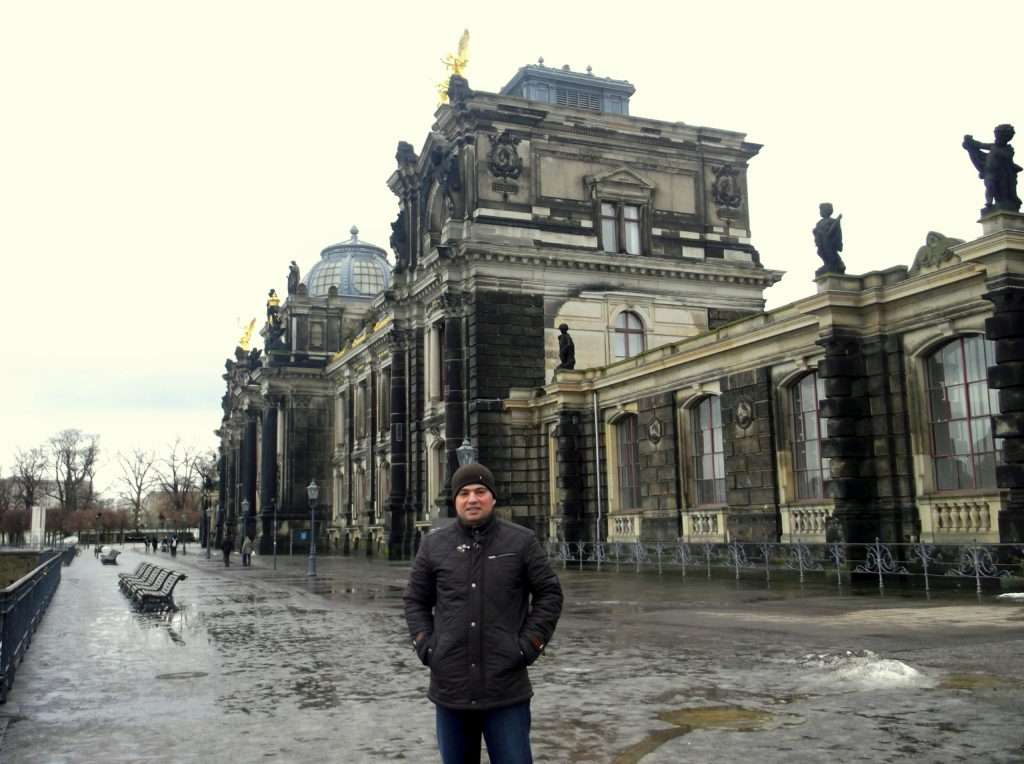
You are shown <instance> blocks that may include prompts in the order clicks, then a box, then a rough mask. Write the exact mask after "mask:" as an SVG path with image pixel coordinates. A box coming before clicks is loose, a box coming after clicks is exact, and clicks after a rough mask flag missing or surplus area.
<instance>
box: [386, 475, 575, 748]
mask: <svg viewBox="0 0 1024 764" xmlns="http://www.w3.org/2000/svg"><path fill="white" fill-rule="evenodd" d="M494 486H495V481H494V476H493V475H492V474H491V471H490V470H489V469H487V468H486V467H484V466H483V465H481V464H469V465H466V466H464V467H460V468H459V469H458V470H456V471H455V474H454V475H452V479H451V493H452V501H453V503H454V504H455V512H456V514H457V515H458V519H457V520H456V522H454V523H452V524H451V525H448V526H445V527H443V528H441V529H439V530H437V531H435V532H433V533H430V534H428V535H427V536H424V538H423V541H422V543H421V544H420V548H419V552H418V554H417V555H416V561H415V563H414V564H413V568H412V572H411V573H410V575H409V584H408V586H407V588H406V590H405V596H404V600H405V619H406V622H407V623H408V626H409V633H410V635H411V636H412V645H413V649H414V650H415V651H416V653H417V655H419V658H420V660H421V661H422V662H423V663H424V664H425V665H427V666H429V667H430V689H429V691H428V693H427V695H428V697H429V698H430V700H432V701H433V702H434V704H435V706H436V707H437V711H436V724H437V745H438V748H439V749H440V752H441V761H442V762H443V764H465V763H467V762H473V763H475V762H479V761H480V738H481V736H483V738H484V740H486V742H487V752H488V754H490V758H491V761H492V762H495V764H497V763H498V762H500V763H501V764H530V762H532V761H533V755H532V753H531V751H530V698H531V697H532V696H533V689H532V687H531V686H530V678H529V676H528V675H527V670H526V667H527V666H529V665H530V664H531V663H533V662H534V661H535V660H536V659H537V658H538V657H540V655H541V652H542V651H543V650H544V646H545V645H546V644H547V642H548V640H550V639H551V635H552V634H553V633H554V631H555V625H556V624H557V623H558V617H559V616H560V615H561V612H562V587H561V584H559V582H558V576H556V575H555V573H554V571H553V570H552V569H551V565H550V564H549V563H548V559H547V555H546V554H545V553H544V549H543V548H542V547H541V545H540V543H539V542H538V541H537V537H536V536H535V535H534V534H533V532H532V531H530V530H528V529H527V528H524V527H522V526H520V525H516V524H514V523H510V522H506V521H505V520H501V519H499V518H497V517H495V516H494V505H495V503H496V501H497V495H496V493H495V490H494Z"/></svg>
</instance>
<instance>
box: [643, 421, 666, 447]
mask: <svg viewBox="0 0 1024 764" xmlns="http://www.w3.org/2000/svg"><path fill="white" fill-rule="evenodd" d="M664 435H665V425H663V424H662V423H661V420H660V419H658V418H657V417H655V418H654V419H652V420H651V423H650V424H649V425H647V438H648V440H650V441H651V443H653V444H654V445H658V444H659V443H660V442H661V439H662V437H663V436H664Z"/></svg>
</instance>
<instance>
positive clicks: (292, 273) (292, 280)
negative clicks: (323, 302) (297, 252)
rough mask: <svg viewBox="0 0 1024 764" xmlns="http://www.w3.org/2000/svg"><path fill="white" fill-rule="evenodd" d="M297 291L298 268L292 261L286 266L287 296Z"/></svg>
mask: <svg viewBox="0 0 1024 764" xmlns="http://www.w3.org/2000/svg"><path fill="white" fill-rule="evenodd" d="M298 291H299V266H298V265H296V264H295V261H294V260H292V262H291V265H289V266H288V294H295V293H296V292H298Z"/></svg>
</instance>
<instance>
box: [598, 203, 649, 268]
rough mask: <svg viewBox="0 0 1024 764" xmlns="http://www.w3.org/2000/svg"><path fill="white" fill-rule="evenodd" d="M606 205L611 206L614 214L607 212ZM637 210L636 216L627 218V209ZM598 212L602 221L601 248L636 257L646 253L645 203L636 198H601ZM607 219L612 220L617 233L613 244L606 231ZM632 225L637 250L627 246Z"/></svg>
mask: <svg viewBox="0 0 1024 764" xmlns="http://www.w3.org/2000/svg"><path fill="white" fill-rule="evenodd" d="M606 207H610V208H611V210H612V214H610V215H609V214H606V210H605V208H606ZM627 209H628V210H635V211H636V218H627V217H626V210H627ZM597 214H598V219H599V221H600V226H599V231H600V241H601V250H602V251H603V252H605V253H606V254H609V255H629V256H631V257H636V256H639V255H642V254H644V227H643V221H644V219H645V215H644V205H643V204H642V203H641V202H639V201H637V200H635V199H614V198H601V199H600V200H599V201H598V205H597ZM605 221H611V223H612V225H613V228H612V230H613V231H614V235H615V241H614V243H613V245H612V246H609V243H608V241H607V238H606V233H605ZM630 227H635V232H636V251H635V252H630V251H629V249H628V247H627V241H628V239H629V237H628V236H627V231H628V230H629V228H630Z"/></svg>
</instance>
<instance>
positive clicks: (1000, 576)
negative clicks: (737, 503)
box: [548, 539, 1024, 594]
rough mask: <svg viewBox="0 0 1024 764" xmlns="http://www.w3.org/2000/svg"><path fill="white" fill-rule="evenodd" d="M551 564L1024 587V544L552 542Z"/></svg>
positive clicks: (926, 585)
mask: <svg viewBox="0 0 1024 764" xmlns="http://www.w3.org/2000/svg"><path fill="white" fill-rule="evenodd" d="M548 555H549V557H550V559H551V560H552V561H553V562H555V563H558V564H560V565H561V566H562V567H563V568H567V567H569V566H570V565H571V566H573V567H576V568H578V569H580V570H582V569H584V568H593V569H596V570H601V569H602V568H605V569H607V568H609V567H612V568H614V569H615V570H616V571H621V570H622V569H623V567H625V568H626V569H627V570H632V571H634V572H636V573H640V572H642V571H644V570H649V571H657V573H658V574H659V575H663V574H665V573H666V572H671V573H674V574H675V573H678V574H679V575H680V576H681V577H682V578H686V577H687V576H694V575H698V576H699V575H703V576H704V577H705V578H712V577H713V573H714V572H715V571H718V572H720V573H725V572H727V573H728V575H730V577H732V578H734V579H735V580H737V581H739V580H740V579H742V578H748V579H752V580H753V579H761V580H764V581H765V582H766V583H770V582H771V580H772V576H773V575H775V576H778V575H780V574H782V575H792V576H794V577H795V578H797V579H798V580H799V582H800V583H804V582H805V581H808V580H812V579H814V578H816V579H817V580H819V581H825V582H828V583H829V584H834V585H835V586H838V587H840V588H841V587H842V586H843V585H844V583H847V584H848V583H849V582H850V581H851V579H856V580H858V581H859V582H866V581H874V582H876V583H875V584H874V585H876V586H877V588H878V590H879V592H880V593H884V592H885V588H886V584H887V582H888V583H889V584H890V585H891V584H892V582H893V581H896V580H903V581H906V582H910V583H911V585H912V586H919V587H920V588H922V589H923V590H924V591H925V592H926V593H930V592H931V591H932V589H933V588H935V586H936V582H937V581H938V580H942V581H945V582H947V583H950V584H956V582H958V581H959V582H960V583H961V584H963V583H966V584H968V585H969V586H970V585H972V584H973V589H974V590H975V591H976V592H977V593H978V594H981V592H982V590H983V589H984V588H985V587H986V586H992V585H995V586H998V585H1000V582H1001V581H1006V580H1009V579H1011V578H1014V579H1020V580H1021V586H1022V587H1024V544H978V543H973V542H972V543H967V544H931V543H912V544H895V543H894V544H887V543H882V542H880V541H878V540H877V539H876V540H875V541H874V543H870V544H809V543H740V542H738V541H733V542H731V543H712V542H692V541H691V542H681V541H680V542H628V541H608V542H600V543H594V542H590V541H585V542H578V541H576V542H571V541H563V542H557V543H555V542H552V543H549V544H548Z"/></svg>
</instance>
